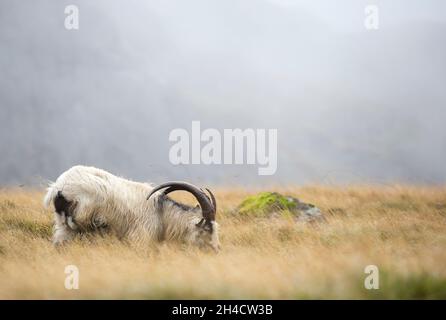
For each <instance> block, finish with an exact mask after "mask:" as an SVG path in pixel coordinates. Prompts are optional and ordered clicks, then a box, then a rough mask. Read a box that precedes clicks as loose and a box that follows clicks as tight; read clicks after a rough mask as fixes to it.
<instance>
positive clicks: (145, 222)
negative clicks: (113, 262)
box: [44, 166, 220, 251]
mask: <svg viewBox="0 0 446 320" xmlns="http://www.w3.org/2000/svg"><path fill="white" fill-rule="evenodd" d="M166 188H167V189H166ZM162 189H166V190H165V191H164V192H161V193H160V192H158V193H157V191H159V190H162ZM176 190H185V191H188V192H190V193H192V194H193V195H194V196H195V198H196V199H197V200H198V203H199V205H200V206H196V207H189V206H186V205H184V204H181V203H178V202H175V201H173V200H172V199H170V198H169V197H167V194H168V193H170V192H172V191H176ZM208 192H209V193H210V197H208V196H207V195H206V194H205V193H204V192H203V190H201V189H199V188H197V187H195V186H193V185H191V184H188V183H185V182H168V183H165V184H162V185H160V186H158V187H156V188H154V187H153V186H151V185H150V184H146V183H139V182H134V181H129V180H126V179H123V178H120V177H117V176H114V175H112V174H111V173H109V172H106V171H104V170H101V169H97V168H94V167H85V166H75V167H72V168H71V169H69V170H67V171H65V172H64V173H62V174H61V175H60V176H59V178H57V180H56V182H54V183H51V184H50V186H49V187H48V192H47V194H46V196H45V199H44V204H45V206H46V207H49V206H50V205H51V204H53V205H54V209H55V213H54V221H55V231H54V235H53V242H54V244H60V243H62V242H64V241H67V240H70V239H72V238H73V236H74V235H76V234H77V233H82V232H88V231H99V230H104V229H105V230H107V231H109V232H111V233H113V234H115V235H117V236H118V237H120V238H128V239H130V240H136V241H162V240H174V239H175V240H181V241H185V242H187V243H191V244H194V245H198V246H200V247H207V246H210V247H212V248H213V249H214V250H216V251H217V250H218V249H219V247H220V244H219V239H218V224H217V223H216V222H215V213H216V202H215V198H214V196H213V194H212V193H211V192H210V190H208ZM155 193H156V194H155ZM154 194H155V195H154ZM152 195H154V196H153V197H151V196H152Z"/></svg>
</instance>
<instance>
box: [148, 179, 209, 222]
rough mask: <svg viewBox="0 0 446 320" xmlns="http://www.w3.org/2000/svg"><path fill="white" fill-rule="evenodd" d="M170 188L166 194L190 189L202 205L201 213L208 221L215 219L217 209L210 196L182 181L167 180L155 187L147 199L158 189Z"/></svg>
mask: <svg viewBox="0 0 446 320" xmlns="http://www.w3.org/2000/svg"><path fill="white" fill-rule="evenodd" d="M165 188H168V189H167V190H166V191H165V192H164V194H167V193H170V192H173V191H177V190H184V191H188V192H190V193H192V194H193V196H194V197H195V199H197V201H198V203H199V205H200V207H201V213H202V215H203V218H205V219H206V220H208V221H214V220H215V209H214V205H213V204H212V203H211V202H210V200H209V198H208V196H207V195H206V194H205V193H204V192H203V191H201V190H200V189H199V188H197V187H196V186H194V185H192V184H190V183H187V182H182V181H171V182H166V183H163V184H160V185H159V186H157V187H155V188H153V190H152V191H151V192H150V194H149V195H148V196H147V200H148V199H149V198H150V197H151V196H152V195H153V194H154V193H155V192H157V191H159V190H161V189H165Z"/></svg>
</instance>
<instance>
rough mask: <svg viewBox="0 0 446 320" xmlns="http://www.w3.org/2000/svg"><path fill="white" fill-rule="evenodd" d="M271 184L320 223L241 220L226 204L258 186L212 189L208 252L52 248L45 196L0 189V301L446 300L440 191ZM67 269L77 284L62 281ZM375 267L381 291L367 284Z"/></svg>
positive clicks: (117, 245) (445, 213)
mask: <svg viewBox="0 0 446 320" xmlns="http://www.w3.org/2000/svg"><path fill="white" fill-rule="evenodd" d="M270 190H271V189H270ZM273 190H274V191H279V192H282V193H286V194H291V195H295V196H297V197H298V198H300V199H301V200H303V201H306V202H310V203H314V204H315V205H317V206H318V207H320V208H321V209H322V210H323V211H324V212H325V213H326V217H327V222H326V223H323V224H318V225H308V224H307V225H305V224H297V223H296V222H294V221H293V220H291V219H288V218H274V219H261V218H249V217H243V218H240V217H237V216H236V215H234V214H233V213H232V210H233V209H234V208H235V207H236V206H237V204H239V203H240V201H241V200H242V199H243V198H244V197H245V196H247V195H250V194H253V193H254V191H251V192H248V191H246V190H243V189H242V188H226V189H221V188H220V189H218V188H217V189H216V190H215V191H216V195H217V200H218V203H219V206H220V207H219V212H218V220H219V222H220V225H221V242H222V247H223V250H222V252H221V253H220V254H213V253H207V252H202V251H200V250H197V249H195V248H190V247H184V246H182V245H180V244H159V245H157V246H151V247H145V248H141V247H135V246H134V245H132V244H128V243H123V242H119V241H118V240H117V239H114V238H111V237H105V238H101V237H99V236H98V237H89V238H84V239H79V240H76V241H75V242H73V243H71V244H70V245H68V246H65V247H63V248H60V249H56V248H54V247H53V246H52V245H51V242H50V237H51V232H52V231H51V219H52V217H51V212H49V211H46V210H44V209H43V208H42V205H41V203H42V196H43V193H42V192H40V191H24V190H11V189H1V190H0V298H3V299H11V298H24V299H30V298H36V299H48V298H50V299H51V298H56V299H77V298H87V299H89V298H105V299H108V298H149V299H151V298H154V299H166V298H167V299H169V298H180V299H182V298H192V299H196V298H197V299H198V298H217V299H218V298H220V299H230V298H235V299H238V298H248V299H249V298H253V299H263V298H265V299H299V298H359V299H362V298H446V188H444V187H409V186H385V187H383V186H375V187H374V186H358V187H303V188H297V187H289V188H284V187H281V188H274V189H273ZM183 197H185V196H183ZM180 199H181V198H180ZM181 200H185V201H190V198H182V199H181ZM71 264H74V265H76V266H78V267H79V270H80V288H79V290H66V289H65V287H64V281H65V276H66V275H65V273H64V269H65V266H66V265H71ZM370 264H373V265H377V266H378V267H379V270H380V289H379V290H366V289H365V288H364V278H365V276H366V274H364V268H365V266H366V265H370Z"/></svg>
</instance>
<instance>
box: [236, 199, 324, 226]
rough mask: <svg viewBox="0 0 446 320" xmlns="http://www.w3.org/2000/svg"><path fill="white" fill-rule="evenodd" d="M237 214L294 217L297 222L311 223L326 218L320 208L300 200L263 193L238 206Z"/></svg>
mask: <svg viewBox="0 0 446 320" xmlns="http://www.w3.org/2000/svg"><path fill="white" fill-rule="evenodd" d="M237 212H238V213H239V214H240V215H245V216H256V217H271V216H277V215H280V216H283V215H289V214H291V215H293V216H294V217H295V218H296V220H297V221H303V222H310V221H315V220H321V219H323V218H324V216H323V214H322V212H321V211H320V210H319V208H317V207H315V206H314V205H312V204H309V203H304V202H301V201H299V199H297V198H294V197H291V196H284V195H281V194H279V193H277V192H262V193H259V194H257V195H253V196H250V197H247V198H246V199H245V200H243V202H242V203H241V204H240V205H239V206H238V208H237Z"/></svg>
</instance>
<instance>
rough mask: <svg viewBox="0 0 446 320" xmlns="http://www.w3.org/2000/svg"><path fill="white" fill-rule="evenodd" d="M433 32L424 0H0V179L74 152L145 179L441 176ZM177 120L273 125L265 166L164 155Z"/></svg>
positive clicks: (31, 175) (440, 44)
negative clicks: (73, 22) (73, 21)
mask: <svg viewBox="0 0 446 320" xmlns="http://www.w3.org/2000/svg"><path fill="white" fill-rule="evenodd" d="M316 2H317V3H316ZM69 4H75V5H77V6H78V8H79V27H80V28H79V30H67V29H65V27H64V20H65V16H66V15H65V14H64V9H65V6H66V5H69ZM368 4H376V5H378V8H379V29H378V30H367V29H366V28H365V27H364V19H365V13H364V8H365V6H366V5H368ZM445 35H446V2H444V1H435V0H432V1H426V0H423V1H422V0H418V1H408V0H393V1H360V0H349V1H336V2H335V1H329V0H325V1H311V0H307V1H291V0H269V1H267V0H255V1H254V0H252V1H248V0H238V1H235V0H225V1H209V0H207V1H206V0H200V1H195V0H188V1H184V0H177V1H171V0H167V1H166V0H159V1H136V0H135V1H133V0H132V1H122V0H121V1H118V0H113V1H112V0H102V1H98V0H96V1H79V0H72V1H60V0H52V1H43V0H38V1H36V0H32V1H31V0H26V1H25V0H21V1H13V0H1V1H0V157H1V161H0V185H36V184H42V183H43V182H44V181H46V180H47V179H55V178H56V177H57V176H58V175H59V174H60V173H61V172H63V171H64V170H66V169H68V168H69V167H70V166H72V165H75V164H86V165H93V166H97V167H100V168H104V169H107V170H109V171H111V172H113V173H115V174H118V175H122V176H125V177H128V178H131V179H136V180H141V181H153V182H162V181H165V180H173V179H186V180H190V181H192V182H197V183H200V182H202V183H209V184H225V185H230V184H237V185H243V184H246V185H248V184H279V183H280V184H281V183H285V184H309V183H393V182H407V183H436V184H442V183H445V182H446V166H445V165H444V162H445V160H444V159H445V158H446V127H445V124H444V122H445V119H446V90H445V89H446V41H445ZM193 120H199V121H200V122H201V126H202V128H203V129H205V128H216V129H219V130H223V129H225V128H242V129H245V128H265V129H269V128H275V129H277V130H278V165H277V172H276V174H275V175H272V176H258V174H257V166H255V165H208V166H206V165H179V166H175V165H172V164H171V163H170V162H169V148H170V147H171V146H172V142H170V141H169V140H168V137H169V132H171V130H173V129H175V128H185V129H187V130H190V128H191V122H192V121H193Z"/></svg>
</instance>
